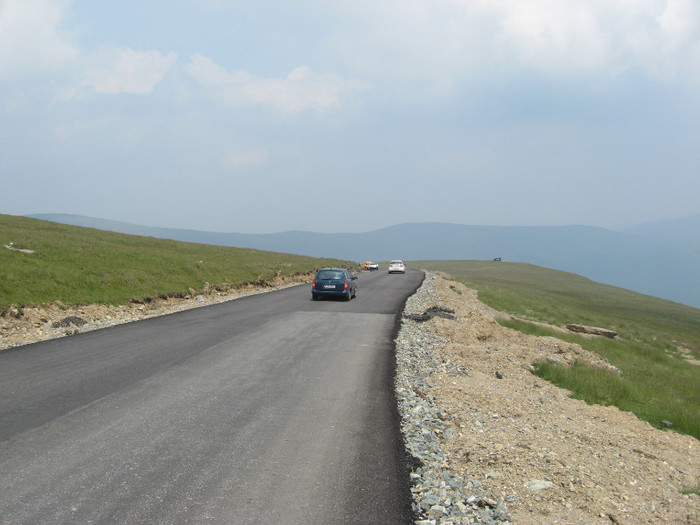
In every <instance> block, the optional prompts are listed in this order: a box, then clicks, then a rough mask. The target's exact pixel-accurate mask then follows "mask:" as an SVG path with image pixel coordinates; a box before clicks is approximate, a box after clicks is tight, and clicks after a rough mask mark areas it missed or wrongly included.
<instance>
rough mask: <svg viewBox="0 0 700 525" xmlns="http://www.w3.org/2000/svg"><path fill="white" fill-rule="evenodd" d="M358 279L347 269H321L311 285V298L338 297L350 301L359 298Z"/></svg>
mask: <svg viewBox="0 0 700 525" xmlns="http://www.w3.org/2000/svg"><path fill="white" fill-rule="evenodd" d="M356 280H357V277H356V276H354V275H353V274H351V273H350V271H349V270H346V269H345V268H321V269H320V270H319V271H318V272H316V277H314V281H313V283H312V284H311V298H312V299H313V300H314V301H316V300H318V299H320V298H321V297H338V298H341V299H345V300H346V301H349V300H350V299H352V298H353V297H357V283H356V282H355V281H356Z"/></svg>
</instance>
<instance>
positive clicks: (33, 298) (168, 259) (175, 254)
mask: <svg viewBox="0 0 700 525" xmlns="http://www.w3.org/2000/svg"><path fill="white" fill-rule="evenodd" d="M11 243H12V244H11ZM10 244H11V246H12V247H13V248H15V249H7V248H5V246H6V245H7V246H10ZM20 249H21V250H29V251H31V252H33V253H28V252H26V251H20ZM349 264H352V263H349V262H348V261H339V260H336V259H320V258H314V257H304V256H299V255H287V254H281V253H273V252H264V251H260V250H248V249H239V248H231V247H220V246H210V245H204V244H193V243H184V242H177V241H167V240H162V239H155V238H152V237H138V236H133V235H124V234H119V233H112V232H105V231H101V230H94V229H89V228H81V227H77V226H68V225H63V224H57V223H52V222H47V221H41V220H37V219H29V218H25V217H16V216H10V215H0V312H1V311H3V310H4V309H5V308H6V307H7V306H9V305H32V304H42V303H50V302H54V301H61V302H62V303H64V304H67V305H69V304H90V303H100V304H124V303H126V302H127V301H128V300H129V299H132V298H134V299H145V298H148V297H155V296H157V295H162V294H165V295H184V294H186V293H187V292H188V290H189V289H190V288H193V289H194V290H196V291H201V290H203V289H204V287H205V283H209V284H210V285H211V286H220V287H235V286H238V285H241V284H245V283H265V282H270V281H271V280H272V279H273V278H274V277H275V276H293V275H298V274H303V273H307V272H311V271H313V270H314V269H315V268H319V267H322V266H328V265H334V266H337V265H345V266H347V265H349Z"/></svg>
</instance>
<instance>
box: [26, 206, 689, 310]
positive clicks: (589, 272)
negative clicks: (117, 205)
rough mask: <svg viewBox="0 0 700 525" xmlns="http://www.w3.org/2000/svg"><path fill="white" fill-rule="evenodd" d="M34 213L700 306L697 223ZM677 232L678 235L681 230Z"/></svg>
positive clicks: (125, 229) (138, 231)
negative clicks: (235, 219)
mask: <svg viewBox="0 0 700 525" xmlns="http://www.w3.org/2000/svg"><path fill="white" fill-rule="evenodd" d="M31 217H33V218H37V219H43V220H49V221H53V222H59V223H63V224H72V225H76V226H85V227H91V228H97V229H101V230H109V231H115V232H120V233H130V234H135V235H145V236H151V237H157V238H164V239H173V240H179V241H188V242H197V243H204V244H214V245H221V246H236V247H239V248H254V249H260V250H268V251H274V252H283V253H291V254H300V255H308V256H312V257H333V258H338V259H346V260H355V261H360V260H366V259H374V260H378V261H385V260H389V259H392V258H402V259H404V260H407V261H410V260H490V259H494V258H497V257H500V258H502V260H504V261H514V262H524V263H530V264H535V265H538V266H544V267H547V268H553V269H557V270H563V271H567V272H572V273H577V274H579V275H582V276H584V277H588V278H589V279H592V280H594V281H598V282H601V283H605V284H611V285H615V286H618V287H621V288H627V289H629V290H633V291H636V292H640V293H644V294H647V295H652V296H656V297H660V298H663V299H668V300H671V301H675V302H679V303H683V304H686V305H690V306H693V307H696V308H700V272H698V268H700V235H698V236H697V237H696V236H695V235H694V233H696V232H697V229H698V224H699V223H700V221H699V220H698V219H697V218H691V219H689V220H687V221H684V222H682V223H681V224H682V225H683V228H682V229H679V228H677V227H674V224H672V223H669V224H657V225H645V226H640V227H638V228H632V229H629V230H625V231H615V230H609V229H605V228H597V227H590V226H539V227H518V226H508V227H506V226H468V225H461V224H446V223H417V224H398V225H395V226H390V227H387V228H381V229H378V230H374V231H370V232H366V233H335V234H328V233H313V232H304V231H288V232H281V233H271V234H243V233H217V232H205V231H197V230H185V229H168V228H155V227H148V226H138V225H133V224H128V223H122V222H114V221H107V220H102V219H95V218H89V217H82V216H77V215H63V214H40V215H32V216H31ZM678 232H680V233H678Z"/></svg>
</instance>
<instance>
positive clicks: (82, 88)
mask: <svg viewBox="0 0 700 525" xmlns="http://www.w3.org/2000/svg"><path fill="white" fill-rule="evenodd" d="M176 60H177V54H176V53H173V52H170V53H168V54H167V55H163V54H161V53H160V52H159V51H135V50H133V49H131V48H123V49H104V50H101V51H98V52H97V53H95V55H94V56H93V57H92V58H91V59H90V62H92V63H93V64H94V65H90V66H87V67H85V68H84V69H83V70H82V71H81V73H79V75H78V78H79V80H78V81H77V82H76V83H75V85H74V86H73V87H71V88H70V89H68V90H66V91H64V92H63V93H62V94H61V95H59V97H58V98H59V99H60V100H69V99H71V98H76V97H81V96H83V95H84V94H85V92H86V91H87V90H92V91H94V92H95V93H100V94H107V95H114V94H118V93H133V94H138V95H145V94H147V93H150V92H151V91H153V89H154V88H155V86H156V85H157V84H158V83H159V82H160V81H161V79H162V78H163V76H164V75H165V74H166V73H167V72H168V70H169V69H170V68H171V66H172V65H173V64H174V63H175V61H176Z"/></svg>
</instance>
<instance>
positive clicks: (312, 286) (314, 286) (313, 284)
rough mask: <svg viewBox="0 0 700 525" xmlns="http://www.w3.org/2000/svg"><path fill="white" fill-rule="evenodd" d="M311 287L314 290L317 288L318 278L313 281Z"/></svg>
mask: <svg viewBox="0 0 700 525" xmlns="http://www.w3.org/2000/svg"><path fill="white" fill-rule="evenodd" d="M311 289H312V290H315V289H316V279H314V282H312V283H311Z"/></svg>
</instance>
